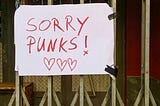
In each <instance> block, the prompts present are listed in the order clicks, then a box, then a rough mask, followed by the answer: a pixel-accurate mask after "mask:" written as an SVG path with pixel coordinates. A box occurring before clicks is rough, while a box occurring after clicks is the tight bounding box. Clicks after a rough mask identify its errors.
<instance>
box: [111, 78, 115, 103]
mask: <svg viewBox="0 0 160 106" xmlns="http://www.w3.org/2000/svg"><path fill="white" fill-rule="evenodd" d="M111 98H112V106H116V80H113V79H112V97H111Z"/></svg>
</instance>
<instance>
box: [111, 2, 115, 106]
mask: <svg viewBox="0 0 160 106" xmlns="http://www.w3.org/2000/svg"><path fill="white" fill-rule="evenodd" d="M112 6H113V12H114V13H116V0H112ZM114 65H115V66H116V18H114ZM111 82H112V97H111V98H112V106H116V80H113V79H112V81H111Z"/></svg>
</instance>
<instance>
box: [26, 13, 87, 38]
mask: <svg viewBox="0 0 160 106" xmlns="http://www.w3.org/2000/svg"><path fill="white" fill-rule="evenodd" d="M88 19H89V17H86V18H85V19H83V20H81V19H80V18H79V17H76V18H75V19H73V17H72V16H71V15H66V16H65V17H64V19H63V20H62V19H61V22H63V23H60V19H58V18H52V19H42V20H40V22H38V23H37V20H38V19H36V18H33V17H32V18H29V19H28V21H27V27H28V28H27V29H26V31H28V32H33V31H37V30H39V31H47V30H53V31H54V32H56V31H57V30H59V31H61V32H66V31H69V30H71V31H77V35H78V36H79V35H80V34H81V31H82V29H83V27H84V25H85V23H86V22H87V20H88ZM73 21H75V22H76V23H77V24H78V25H79V27H78V28H76V27H75V26H74V24H72V23H73Z"/></svg>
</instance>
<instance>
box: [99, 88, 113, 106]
mask: <svg viewBox="0 0 160 106" xmlns="http://www.w3.org/2000/svg"><path fill="white" fill-rule="evenodd" d="M109 92H111V86H109V89H108V90H107V93H106V95H105V97H104V99H103V102H102V104H101V106H106V104H107V102H108V100H109V99H110V95H109Z"/></svg>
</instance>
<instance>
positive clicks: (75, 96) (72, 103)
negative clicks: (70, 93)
mask: <svg viewBox="0 0 160 106" xmlns="http://www.w3.org/2000/svg"><path fill="white" fill-rule="evenodd" d="M77 99H78V91H77V92H76V94H75V95H74V97H73V100H72V102H71V105H70V106H75V104H76V102H77Z"/></svg>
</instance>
